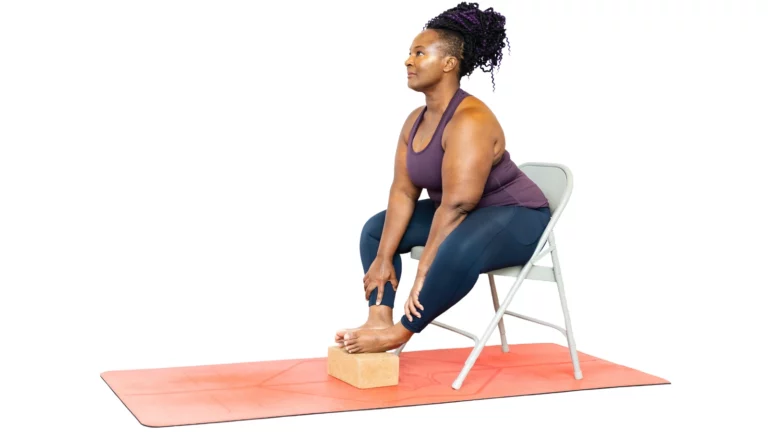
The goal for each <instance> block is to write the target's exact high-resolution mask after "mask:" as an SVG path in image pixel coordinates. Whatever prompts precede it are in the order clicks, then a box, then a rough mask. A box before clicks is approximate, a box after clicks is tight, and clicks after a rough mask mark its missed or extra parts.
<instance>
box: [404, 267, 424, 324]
mask: <svg viewBox="0 0 768 432" xmlns="http://www.w3.org/2000/svg"><path fill="white" fill-rule="evenodd" d="M422 285H424V278H423V277H419V276H417V277H416V280H415V281H414V282H413V288H411V293H410V294H409V295H408V299H407V300H406V301H405V316H406V317H408V321H411V322H413V317H412V316H411V314H413V315H415V316H416V317H418V318H421V314H420V313H419V310H424V306H422V305H421V303H419V293H420V292H421V287H422Z"/></svg>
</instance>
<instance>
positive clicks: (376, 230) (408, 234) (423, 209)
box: [363, 199, 436, 254]
mask: <svg viewBox="0 0 768 432" xmlns="http://www.w3.org/2000/svg"><path fill="white" fill-rule="evenodd" d="M435 210H436V209H435V204H434V202H433V201H432V200H431V199H422V200H419V201H417V202H416V206H415V207H414V210H413V214H412V215H411V218H410V220H409V221H408V226H407V227H406V229H405V232H404V233H403V237H402V239H401V240H400V244H399V246H398V248H397V253H398V254H403V253H406V252H408V251H410V250H411V249H412V248H413V247H416V246H424V245H425V244H426V243H427V238H428V237H429V230H430V229H431V228H432V220H433V219H434V216H435ZM386 216H387V210H382V211H381V212H379V213H377V214H375V215H373V216H371V218H370V219H368V221H367V222H366V223H365V225H364V226H363V236H364V237H365V236H369V237H371V238H373V239H375V240H376V241H377V242H378V241H381V237H382V235H383V231H384V222H385V219H386Z"/></svg>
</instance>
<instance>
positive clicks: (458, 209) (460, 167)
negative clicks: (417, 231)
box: [416, 108, 498, 279]
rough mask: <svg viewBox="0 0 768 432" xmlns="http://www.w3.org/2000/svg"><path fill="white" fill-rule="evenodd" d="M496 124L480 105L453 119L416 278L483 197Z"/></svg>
mask: <svg viewBox="0 0 768 432" xmlns="http://www.w3.org/2000/svg"><path fill="white" fill-rule="evenodd" d="M495 123H496V120H495V118H493V115H492V114H491V113H490V112H488V111H487V110H481V109H479V108H467V109H465V110H462V111H460V112H457V113H456V114H455V115H454V117H453V118H452V119H451V123H450V126H451V132H450V134H447V135H446V136H447V137H448V138H446V143H445V156H444V157H443V173H442V175H443V196H442V200H441V203H440V207H438V209H437V211H436V212H435V216H434V219H433V221H432V228H431V229H430V231H429V238H428V239H427V244H426V245H425V247H424V250H423V251H422V254H421V258H419V267H418V271H417V273H416V277H417V278H421V279H423V278H425V277H426V275H427V272H428V271H429V268H430V266H431V264H432V261H433V260H434V259H435V255H436V254H437V250H438V248H439V247H440V244H441V243H442V242H443V241H444V240H445V238H446V237H448V234H450V233H451V232H452V231H453V230H454V229H456V227H457V226H459V224H460V223H461V222H462V221H463V220H464V219H465V218H466V217H467V214H468V213H469V212H470V211H472V210H473V209H474V208H475V206H476V205H477V203H478V202H479V201H480V198H482V195H483V190H484V189H485V184H486V182H487V180H488V175H489V174H490V172H491V168H492V166H493V159H494V145H495V142H496V139H495V136H496V135H495V134H497V133H498V129H497V127H495V126H496V125H495Z"/></svg>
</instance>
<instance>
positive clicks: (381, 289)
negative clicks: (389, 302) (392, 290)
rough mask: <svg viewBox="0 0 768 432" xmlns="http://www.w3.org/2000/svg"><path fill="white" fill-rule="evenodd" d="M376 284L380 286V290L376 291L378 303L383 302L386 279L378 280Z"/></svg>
mask: <svg viewBox="0 0 768 432" xmlns="http://www.w3.org/2000/svg"><path fill="white" fill-rule="evenodd" d="M376 284H377V285H378V287H379V291H378V292H377V293H376V305H377V306H378V305H380V304H381V300H382V299H383V298H384V281H383V280H379V281H377V282H376Z"/></svg>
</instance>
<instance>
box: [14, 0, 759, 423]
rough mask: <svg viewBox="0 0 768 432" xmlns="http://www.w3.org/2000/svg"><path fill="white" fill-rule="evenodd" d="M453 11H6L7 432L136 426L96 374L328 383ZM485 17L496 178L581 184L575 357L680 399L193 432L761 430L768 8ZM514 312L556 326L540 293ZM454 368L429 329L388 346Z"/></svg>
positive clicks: (391, 7)
mask: <svg viewBox="0 0 768 432" xmlns="http://www.w3.org/2000/svg"><path fill="white" fill-rule="evenodd" d="M456 3H457V2H454V1H419V2H406V1H403V0H400V1H388V2H353V1H344V0H336V1H333V2H310V1H304V2H293V3H288V2H255V1H250V2H248V1H209V2H201V1H139V0H134V1H130V2H127V1H126V2H103V1H101V2H99V1H90V2H86V1H69V2H47V3H44V2H39V1H8V2H3V3H2V6H0V146H1V147H0V289H2V297H0V305H2V306H1V307H2V314H1V315H0V320H1V321H2V323H1V324H2V326H0V329H2V330H0V331H2V344H1V346H2V348H1V349H0V350H1V351H2V352H3V354H2V356H1V357H0V362H2V367H1V368H0V373H1V374H2V376H1V378H2V381H1V383H0V389H1V390H0V394H2V399H3V402H2V404H0V406H1V407H2V408H0V409H1V410H2V415H0V429H4V430H6V429H7V430H13V431H21V430H33V429H35V430H36V429H38V428H42V429H45V430H53V429H56V430H64V429H66V430H99V431H113V432H114V431H138V430H144V427H143V426H141V425H140V424H139V423H138V422H137V421H136V419H135V418H133V416H132V415H131V414H130V413H129V412H128V411H127V410H126V409H125V407H124V406H123V405H122V403H121V402H120V401H119V400H118V399H117V398H116V397H115V396H114V395H113V394H112V392H111V391H110V390H109V388H108V387H107V386H106V384H105V383H104V382H103V381H102V380H101V378H100V377H99V374H100V373H101V372H104V371H107V370H118V369H138V368H154V367H170V366H186V365H200V364H217V363H230V362H244V361H258V360H269V359H289V358H304V357H321V356H324V355H325V349H326V347H327V346H328V345H330V344H331V343H332V337H333V333H334V330H336V329H337V328H340V327H343V326H351V325H357V324H361V323H362V322H363V321H364V319H365V316H366V302H365V300H364V298H363V290H362V283H361V280H362V276H363V273H362V267H361V265H360V261H359V252H358V239H359V233H360V229H361V227H362V225H363V223H364V222H365V221H366V219H367V218H368V217H369V216H371V215H372V214H374V213H375V212H378V211H380V210H382V209H383V208H384V206H385V205H386V201H387V193H388V188H389V184H390V181H391V176H392V163H393V155H394V150H395V145H396V141H397V136H398V133H399V130H400V127H401V125H402V122H403V121H404V120H405V118H406V116H407V114H408V113H409V112H410V111H411V110H412V109H414V108H416V107H418V106H420V105H421V104H422V103H423V101H424V99H423V95H422V94H420V93H415V92H413V91H411V90H410V89H409V88H408V87H407V85H406V76H405V68H404V66H403V62H404V60H405V58H406V56H407V52H408V48H409V45H410V44H411V41H412V39H413V37H414V36H416V34H417V33H418V32H419V31H420V30H421V28H422V26H423V25H424V23H426V21H427V20H428V19H430V18H431V17H433V16H434V15H437V14H439V13H440V12H441V11H443V10H445V9H447V8H450V7H452V6H454V5H455V4H456ZM480 5H481V7H483V8H485V7H489V6H493V7H494V8H495V9H496V10H498V11H500V12H501V13H503V14H504V15H506V16H507V19H508V23H507V29H508V35H509V40H510V43H511V46H510V50H511V51H508V50H506V49H505V51H504V59H503V61H502V66H501V70H500V71H499V73H498V75H497V78H496V91H495V92H493V91H492V88H491V82H490V76H489V75H488V74H484V73H482V72H480V71H476V72H475V74H473V75H472V77H471V78H470V79H469V80H464V81H463V83H462V84H463V87H464V89H465V90H467V91H468V92H469V93H471V94H473V95H475V96H478V97H479V98H481V99H482V100H483V101H484V102H486V103H487V104H488V105H489V106H490V107H491V108H492V109H493V110H494V112H495V113H496V115H497V116H498V118H499V119H500V120H501V122H502V124H503V126H504V128H505V132H506V135H507V142H508V150H509V151H510V153H511V155H512V158H513V160H515V161H516V162H517V163H524V162H527V161H552V162H558V163H563V164H566V165H568V166H569V167H570V168H571V169H572V170H573V172H574V175H575V188H574V192H573V196H572V198H571V202H570V204H569V205H568V208H567V209H566V212H565V213H564V215H563V218H562V220H561V223H560V224H559V226H558V228H557V230H556V234H557V236H558V241H559V246H560V253H561V258H562V267H563V276H564V278H565V283H566V290H567V293H568V295H569V301H570V306H571V311H572V317H573V324H574V326H575V335H576V340H577V346H578V348H579V349H580V350H581V351H583V352H585V353H588V354H592V355H596V356H598V357H601V358H604V359H607V360H610V361H614V362H618V363H621V364H624V365H627V366H630V367H634V368H638V369H640V370H643V371H645V372H648V373H651V374H654V375H658V376H662V377H664V378H666V379H669V380H671V381H672V385H671V386H661V387H651V388H629V389H614V390H600V391H589V392H578V393H568V394H561V395H546V396H533V397H522V398H511V399H499V400H492V401H478V402H463V403H456V404H445V405H435V406H424V407H414V408H401V409H389V410H376V411H364V412H350V413H341V414H328V415H314V416H301V417H292V418H280V419H270V420H257V421H251V422H236V423H228V424H218V425H208V426H194V427H189V428H185V430H186V429H189V430H201V431H208V430H211V431H213V430H216V431H245V430H287V429H289V430H307V429H309V428H313V429H314V428H317V427H332V428H334V429H337V428H341V429H342V430H365V431H368V430H410V431H414V430H438V429H440V428H448V427H453V428H455V429H456V430H458V429H460V428H464V427H470V426H473V425H474V424H475V422H476V421H477V419H478V418H483V419H487V420H489V421H492V422H496V423H497V424H503V425H504V427H507V428H515V429H516V430H562V428H564V427H568V426H576V427H579V428H582V427H583V428H587V429H589V430H592V431H616V430H621V431H635V430H637V431H640V430H650V428H653V430H673V429H675V430H682V428H691V429H693V428H698V427H703V426H713V427H717V428H718V429H725V428H728V429H729V430H740V431H752V430H759V429H762V428H764V427H765V420H764V417H763V416H760V417H758V416H757V409H758V408H759V407H760V406H763V405H764V394H763V393H764V386H765V384H766V380H765V378H766V374H765V369H766V360H767V359H766V357H765V355H764V354H759V352H760V351H761V349H762V345H763V342H764V331H765V328H766V325H765V320H764V312H763V311H764V310H765V309H764V307H763V303H764V302H765V300H766V295H765V289H766V288H768V286H767V285H768V284H766V282H765V279H764V277H765V274H764V273H765V258H766V254H765V252H764V248H763V246H764V244H765V241H766V235H765V234H766V233H765V228H764V226H763V221H764V218H765V212H764V210H763V207H762V204H763V202H764V197H765V184H766V182H765V180H764V177H763V176H762V175H761V173H760V170H761V169H764V163H763V161H762V160H761V159H760V158H759V157H758V156H757V155H758V154H759V153H761V152H762V150H764V149H765V146H766V144H767V143H768V133H766V119H768V103H767V102H766V101H768V85H767V84H766V82H767V81H768V78H766V77H768V63H767V61H766V57H767V56H766V53H767V52H768V49H766V41H768V26H766V22H767V21H768V5H766V3H765V2H761V1H757V0H756V1H751V2H748V1H718V2H715V1H655V0H654V1H651V0H643V1H639V0H638V1H631V2H630V1H591V0H590V1H587V0H584V1H570V2H566V1H549V2H541V1H514V2H511V1H497V2H495V3H494V4H489V3H487V2H484V3H481V4H480ZM404 263H405V271H404V274H403V279H402V282H401V284H402V286H403V287H404V288H403V290H404V291H405V290H408V289H410V286H409V284H410V283H411V281H412V280H413V275H414V271H415V267H416V261H412V260H410V258H408V257H407V256H405V257H404ZM511 282H512V280H502V285H500V288H501V295H502V296H503V295H505V294H506V292H507V287H508V286H509V285H510V284H511ZM403 301H404V295H402V294H401V295H399V296H398V299H397V303H396V307H397V311H398V315H397V316H398V317H399V314H400V312H401V310H402V304H403ZM511 309H512V310H515V311H519V312H521V313H526V314H530V315H534V316H538V317H540V318H544V319H550V320H553V321H556V322H561V321H560V315H559V309H558V303H557V295H556V291H555V290H553V289H551V287H549V286H548V285H547V284H545V283H543V282H526V283H525V284H524V285H523V288H522V289H521V291H520V292H519V295H518V296H516V297H515V300H514V301H513V306H512V307H511ZM490 311H491V304H490V296H489V294H488V282H487V279H481V280H480V281H479V282H478V285H477V287H476V290H474V291H473V292H472V293H471V294H470V295H469V296H468V297H467V298H466V299H465V300H464V301H463V302H462V303H460V305H459V306H457V307H456V308H455V309H453V310H451V311H449V312H448V313H447V314H446V315H444V316H443V317H442V318H441V320H442V321H445V322H448V323H451V324H453V325H457V326H460V327H465V328H467V329H469V330H471V331H474V332H477V333H479V332H481V331H482V329H483V328H484V326H485V324H486V322H487V320H488V319H489V318H490ZM507 326H508V327H507V328H508V332H509V337H510V340H511V341H512V342H514V343H524V342H539V341H541V342H557V343H565V341H564V339H563V338H562V337H561V336H560V335H559V334H558V333H557V332H554V331H552V330H550V329H547V328H544V327H542V328H538V327H537V326H535V325H533V324H528V323H526V322H523V321H519V320H514V319H512V318H508V319H507ZM760 331H762V332H763V333H762V337H759V335H760V334H761V333H760ZM468 343H469V341H468V340H467V339H464V338H462V337H461V336H458V335H454V334H452V333H450V332H446V331H445V330H442V329H439V328H436V327H431V328H429V329H428V330H426V331H425V332H424V333H423V334H422V335H420V336H418V337H416V338H414V339H413V340H412V342H411V344H410V346H409V349H429V348H438V347H457V346H467V345H468ZM491 343H494V344H495V343H498V339H497V336H495V335H494V337H493V338H492V339H491ZM753 391H754V392H756V394H755V395H749V392H753ZM761 399H762V400H763V402H762V403H761V402H759V401H760V400H761ZM459 415H461V416H466V417H463V418H459V417H458V416H459ZM762 430H764V429H762Z"/></svg>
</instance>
